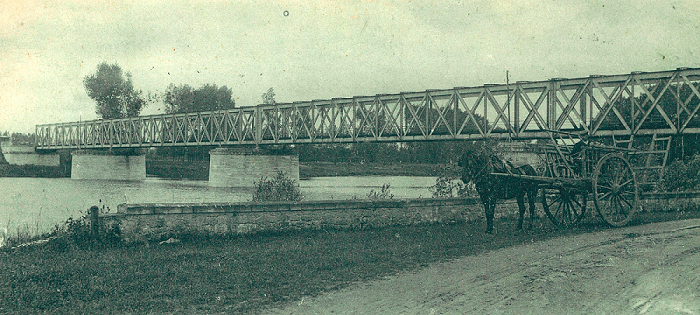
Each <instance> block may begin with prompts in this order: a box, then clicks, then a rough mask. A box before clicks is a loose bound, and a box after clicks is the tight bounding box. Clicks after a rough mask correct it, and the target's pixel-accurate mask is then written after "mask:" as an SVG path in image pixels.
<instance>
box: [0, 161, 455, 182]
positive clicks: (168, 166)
mask: <svg viewBox="0 0 700 315" xmlns="http://www.w3.org/2000/svg"><path fill="white" fill-rule="evenodd" d="M444 168H445V166H444V165H441V164H382V163H329V162H301V163H300V165H299V177H301V178H303V179H306V178H312V177H329V176H331V177H332V176H439V175H440V174H441V172H442V170H443V169H444ZM146 174H147V175H149V176H155V177H160V178H164V179H188V180H208V179H209V161H195V162H182V161H167V160H156V161H154V160H151V161H146ZM0 177H39V178H61V177H70V165H63V164H62V165H60V166H34V165H9V164H0Z"/></svg>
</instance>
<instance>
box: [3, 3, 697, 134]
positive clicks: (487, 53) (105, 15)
mask: <svg viewBox="0 0 700 315" xmlns="http://www.w3.org/2000/svg"><path fill="white" fill-rule="evenodd" d="M699 57H700V1H699V0H670V1H669V0H658V1H643V0H615V1H581V0H566V1H559V0H555V1H553V0H541V1H538V0H523V1H515V0H513V1H508V0H498V1H473V0H462V1H457V0H453V1H447V0H445V1H442V0H435V1H333V0H303V1H280V0H275V1H223V0H222V1H213V0H212V1H208V0H199V1H194V0H192V1H165V0H163V1H161V0H143V1H140V0H135V1H82V0H81V1H77V0H68V1H64V0H56V1H29V0H0V131H5V130H7V131H11V132H12V131H16V132H33V131H34V125H35V124H42V123H54V122H62V121H63V122H65V121H77V120H80V119H82V120H87V119H95V118H97V117H96V114H95V104H94V102H93V101H92V100H91V99H90V98H88V96H87V93H86V92H85V88H84V87H83V84H82V81H83V78H84V77H85V76H87V75H89V74H92V73H94V72H95V71H96V68H97V65H98V64H99V63H100V62H103V61H106V62H108V63H118V64H119V65H120V66H121V67H122V69H123V70H124V71H128V72H130V73H131V74H132V75H133V80H134V83H135V86H136V88H137V89H140V90H143V91H144V92H162V91H163V90H164V89H165V88H166V87H167V86H168V85H169V84H171V83H174V84H178V85H179V84H189V85H192V86H194V87H199V86H201V85H203V84H207V83H211V84H217V85H219V86H221V85H226V86H228V87H229V88H231V89H232V90H233V94H234V97H235V98H236V104H237V105H238V106H250V105H256V104H258V103H260V101H261V95H262V94H263V93H264V92H265V91H266V90H267V89H268V88H270V87H274V89H275V92H276V94H277V101H278V102H292V101H305V100H312V99H329V98H333V97H351V96H355V95H375V94H384V93H397V92H402V91H421V90H426V89H444V88H452V87H455V86H476V85H483V84H485V83H505V71H506V70H509V71H510V80H511V82H514V81H518V80H527V81H536V80H546V79H549V78H553V77H586V76H589V75H592V74H621V73H630V72H632V71H660V70H671V69H676V68H678V67H700V58H699ZM162 107H163V106H162V104H152V105H150V107H148V108H147V109H145V110H144V112H143V113H144V114H152V113H160V112H162Z"/></svg>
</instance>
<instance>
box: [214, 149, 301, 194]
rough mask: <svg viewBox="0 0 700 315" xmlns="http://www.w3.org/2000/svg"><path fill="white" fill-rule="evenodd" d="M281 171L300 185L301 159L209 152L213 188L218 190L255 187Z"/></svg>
mask: <svg viewBox="0 0 700 315" xmlns="http://www.w3.org/2000/svg"><path fill="white" fill-rule="evenodd" d="M278 171H282V172H284V173H285V174H286V175H287V176H288V177H289V178H290V179H293V180H295V181H297V182H298V181H299V156H297V155H281V154H274V152H271V151H264V150H263V151H259V150H252V149H231V148H218V149H214V150H211V151H210V152H209V184H210V185H211V186H214V187H254V186H255V185H254V183H255V182H257V181H260V179H261V178H263V177H267V178H270V179H271V178H273V177H275V176H276V175H277V172H278Z"/></svg>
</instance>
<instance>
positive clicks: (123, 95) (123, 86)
mask: <svg viewBox="0 0 700 315" xmlns="http://www.w3.org/2000/svg"><path fill="white" fill-rule="evenodd" d="M83 85H85V89H86V90H87V93H88V96H90V98H92V99H93V100H95V102H97V107H96V110H95V111H96V112H97V114H98V115H100V117H102V118H103V119H118V118H126V117H136V116H138V115H139V113H140V112H141V109H143V107H145V105H146V100H145V99H144V98H143V96H142V93H141V91H140V90H135V89H134V85H133V83H132V81H131V74H130V73H128V72H127V73H126V75H125V74H124V73H123V72H122V69H121V67H119V65H118V64H116V63H115V64H113V65H110V64H108V63H106V62H103V63H101V64H99V65H98V66H97V72H95V73H94V74H92V75H88V76H86V77H85V78H84V79H83Z"/></svg>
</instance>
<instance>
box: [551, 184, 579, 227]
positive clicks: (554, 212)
mask: <svg viewBox="0 0 700 315" xmlns="http://www.w3.org/2000/svg"><path fill="white" fill-rule="evenodd" d="M587 203H588V192H587V191H582V190H580V189H576V188H572V187H561V188H557V189H543V190H542V208H544V212H545V213H546V214H547V217H549V220H551V221H552V223H554V225H556V226H560V227H569V226H572V225H575V224H578V223H579V222H580V221H581V219H582V218H583V215H584V214H585V213H586V204H587Z"/></svg>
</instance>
